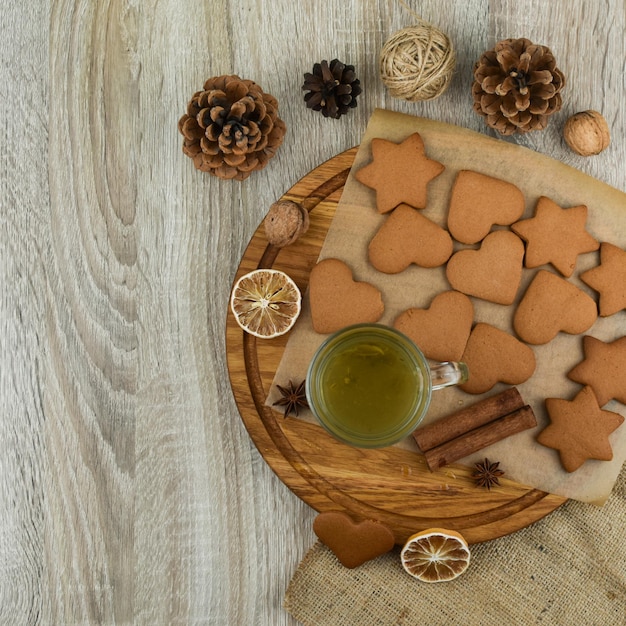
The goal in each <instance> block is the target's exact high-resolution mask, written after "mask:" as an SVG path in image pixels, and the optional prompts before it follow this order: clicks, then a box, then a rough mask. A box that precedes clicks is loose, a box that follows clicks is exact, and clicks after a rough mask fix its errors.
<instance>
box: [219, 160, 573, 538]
mask: <svg viewBox="0 0 626 626" xmlns="http://www.w3.org/2000/svg"><path fill="white" fill-rule="evenodd" d="M356 151H357V149H356V148H352V149H351V150H347V151H346V152H343V153H341V154H339V155H337V156H336V157H334V158H332V159H330V160H329V161H327V162H326V163H323V164H322V165H320V166H319V167H317V168H316V169H314V170H313V171H311V172H310V173H309V174H307V175H306V176H305V177H304V178H303V179H302V180H300V181H299V182H298V183H297V184H296V185H294V186H293V187H292V188H291V189H290V190H289V191H288V192H287V193H286V194H285V195H284V196H283V199H285V200H294V201H296V202H299V203H300V204H302V205H303V206H304V207H305V208H306V209H307V210H308V211H309V212H310V217H311V226H310V228H309V230H308V232H307V233H306V235H305V236H303V237H301V238H300V239H299V240H298V241H297V242H296V243H295V244H293V245H291V246H288V247H286V248H282V249H278V248H275V247H274V246H271V245H269V244H268V243H267V240H266V238H265V234H264V230H263V225H262V224H261V225H260V226H259V228H258V229H257V231H256V232H255V234H254V236H253V237H252V240H251V241H250V243H249V245H248V247H247V249H246V251H245V253H244V256H243V259H242V260H241V264H240V266H239V268H238V271H237V275H236V278H235V280H236V279H237V278H239V276H241V275H242V274H245V273H247V272H250V271H252V270H253V269H256V268H259V267H274V268H276V269H280V270H283V271H284V272H286V273H287V274H289V275H290V276H291V277H292V278H293V279H294V280H295V281H296V283H297V284H298V286H299V287H300V289H301V290H302V292H303V293H304V291H305V289H306V287H307V284H308V278H309V274H310V271H311V269H312V268H313V266H314V265H315V263H316V262H317V258H318V255H319V252H320V249H321V247H322V244H323V242H324V239H325V237H326V233H327V231H328V228H329V226H330V223H331V220H332V217H333V214H334V212H335V208H336V206H337V203H338V201H339V198H340V196H341V192H342V190H343V186H344V184H345V182H346V179H347V177H348V173H349V171H350V167H351V166H352V162H353V161H354V157H355V155H356ZM287 339H288V335H286V336H283V337H278V338H276V339H270V340H257V339H256V338H255V337H253V336H252V335H249V334H247V333H244V332H243V331H242V330H241V328H240V327H239V326H238V325H237V322H236V321H235V319H234V317H233V315H232V312H231V311H230V307H229V311H228V316H227V325H226V346H227V361H228V370H229V375H230V381H231V386H232V389H233V393H234V396H235V401H236V403H237V406H238V408H239V412H240V414H241V417H242V419H243V421H244V424H245V426H246V428H247V430H248V433H249V434H250V437H251V438H252V440H253V441H254V443H255V444H256V446H257V448H258V450H259V452H260V453H261V455H262V456H263V458H264V459H265V461H266V462H267V463H268V464H269V466H270V467H271V468H272V470H273V471H274V472H275V473H276V474H277V475H278V477H279V478H280V479H281V480H282V481H283V482H284V483H285V484H286V485H287V486H288V487H289V488H290V489H291V490H292V491H293V492H294V493H295V494H296V495H298V496H299V497H300V498H302V500H304V501H305V502H306V503H308V504H309V505H310V506H312V507H313V508H314V509H315V510H317V511H320V512H322V511H330V510H335V511H345V512H346V513H348V514H349V515H350V516H352V517H353V518H354V519H355V520H363V519H374V520H378V521H380V522H383V523H385V524H386V525H388V526H389V527H390V528H391V529H392V530H393V532H394V534H395V539H396V543H398V544H403V543H404V542H405V541H406V539H407V538H408V537H409V536H410V535H411V534H413V533H415V532H418V531H420V530H423V529H425V528H431V527H436V526H438V527H443V528H449V529H452V530H457V531H459V532H461V533H462V534H463V536H464V537H465V538H466V539H467V541H468V542H469V543H478V542H481V541H487V540H489V539H495V538H496V537H501V536H503V535H507V534H510V533H512V532H515V531H516V530H519V529H520V528H524V527H526V526H528V525H529V524H531V523H533V522H535V521H537V520H538V519H540V518H542V517H544V516H545V515H547V514H548V513H550V512H552V511H553V510H554V509H556V508H557V507H558V506H560V505H561V504H562V503H563V502H565V501H566V499H565V498H563V497H561V496H556V495H554V494H549V493H546V492H544V491H540V490H538V489H533V488H532V487H528V486H524V485H520V484H517V483H515V482H512V481H510V480H506V479H502V480H501V486H500V487H498V488H496V489H493V490H491V491H487V490H485V489H481V488H478V487H477V486H475V484H474V482H473V480H472V478H471V471H472V470H471V468H467V467H464V466H461V465H451V466H447V467H445V468H443V469H442V470H441V471H439V472H436V473H432V472H430V471H429V470H428V468H427V466H426V463H425V461H424V459H423V457H422V456H421V455H420V454H417V453H415V452H412V451H410V450H404V449H401V448H397V447H391V448H384V449H379V450H362V449H356V448H352V447H350V446H347V445H345V444H343V443H340V442H339V441H337V440H335V439H334V438H332V437H331V436H330V435H328V434H326V431H324V430H323V429H322V428H321V427H320V426H317V425H316V424H311V423H309V422H307V421H305V420H301V419H297V418H294V417H288V418H285V417H284V416H283V414H282V413H281V412H277V411H275V410H273V409H271V408H270V407H267V406H265V398H266V397H267V393H268V391H269V388H270V385H271V383H272V380H273V377H274V374H275V372H276V369H277V367H278V364H279V363H280V359H281V356H282V354H283V350H284V348H285V345H286V343H287Z"/></svg>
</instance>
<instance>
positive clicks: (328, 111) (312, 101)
mask: <svg viewBox="0 0 626 626" xmlns="http://www.w3.org/2000/svg"><path fill="white" fill-rule="evenodd" d="M302 90H303V91H308V93H306V94H304V101H305V102H306V105H307V107H309V109H313V110H314V111H321V112H322V115H323V116H324V117H332V118H334V119H338V118H340V117H341V116H342V115H343V114H344V113H347V112H348V111H349V110H350V109H353V108H354V107H356V105H357V102H356V99H357V96H358V95H359V94H360V93H361V81H360V80H359V79H358V78H357V77H356V74H355V73H354V65H344V64H343V63H342V62H341V61H339V60H338V59H333V60H332V61H331V62H330V65H329V64H328V61H322V62H321V63H316V64H315V65H314V66H313V72H312V73H309V72H307V73H306V74H305V75H304V85H302Z"/></svg>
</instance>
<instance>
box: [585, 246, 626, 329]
mask: <svg viewBox="0 0 626 626" xmlns="http://www.w3.org/2000/svg"><path fill="white" fill-rule="evenodd" d="M580 280H582V281H583V282H584V283H587V285H589V286H590V287H591V288H592V289H595V290H596V291H597V292H598V293H599V294H600V316H601V317H608V316H609V315H613V313H617V312H618V311H621V310H622V309H626V250H622V249H621V248H618V247H617V246H614V245H613V244H611V243H603V244H601V245H600V265H598V266H597V267H594V268H592V269H590V270H587V271H586V272H583V273H582V274H581V275H580Z"/></svg>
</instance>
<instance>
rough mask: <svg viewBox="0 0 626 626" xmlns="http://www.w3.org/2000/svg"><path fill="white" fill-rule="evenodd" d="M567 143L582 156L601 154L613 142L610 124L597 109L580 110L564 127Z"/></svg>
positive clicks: (564, 136)
mask: <svg viewBox="0 0 626 626" xmlns="http://www.w3.org/2000/svg"><path fill="white" fill-rule="evenodd" d="M563 138H564V139H565V143H567V145H568V146H569V147H570V148H571V149H572V150H573V151H574V152H576V153H577V154H580V155H581V156H591V155H593V154H600V152H602V150H604V149H605V148H606V147H608V145H609V143H610V142H611V135H610V133H609V126H608V124H607V123H606V120H605V119H604V117H602V115H601V114H600V113H598V112H597V111H580V112H579V113H576V114H575V115H572V117H570V118H569V119H568V120H567V122H565V126H564V127H563Z"/></svg>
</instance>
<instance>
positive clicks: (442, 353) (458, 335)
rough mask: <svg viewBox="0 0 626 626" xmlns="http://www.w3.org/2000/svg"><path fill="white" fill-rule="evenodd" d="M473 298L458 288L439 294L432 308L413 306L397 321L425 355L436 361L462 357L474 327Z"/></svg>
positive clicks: (399, 328)
mask: <svg viewBox="0 0 626 626" xmlns="http://www.w3.org/2000/svg"><path fill="white" fill-rule="evenodd" d="M473 318H474V307H473V305H472V301H471V300H470V299H469V298H468V297H467V296H466V295H464V294H462V293H459V292H458V291H444V292H443V293H440V294H439V295H437V296H435V298H434V299H433V301H432V302H431V304H430V307H429V308H428V309H416V308H411V309H407V310H406V311H403V312H402V313H400V315H398V317H396V319H395V321H394V323H393V325H394V327H395V328H396V329H398V330H399V331H400V332H402V333H404V334H405V335H406V336H407V337H409V338H410V339H412V340H413V342H414V343H415V344H417V345H418V346H419V348H420V349H421V351H422V352H423V353H424V355H425V356H426V357H427V358H429V359H433V360H435V361H458V360H460V359H461V355H462V354H463V351H464V350H465V345H466V344H467V338H468V337H469V334H470V331H471V329H472V322H473Z"/></svg>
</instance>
